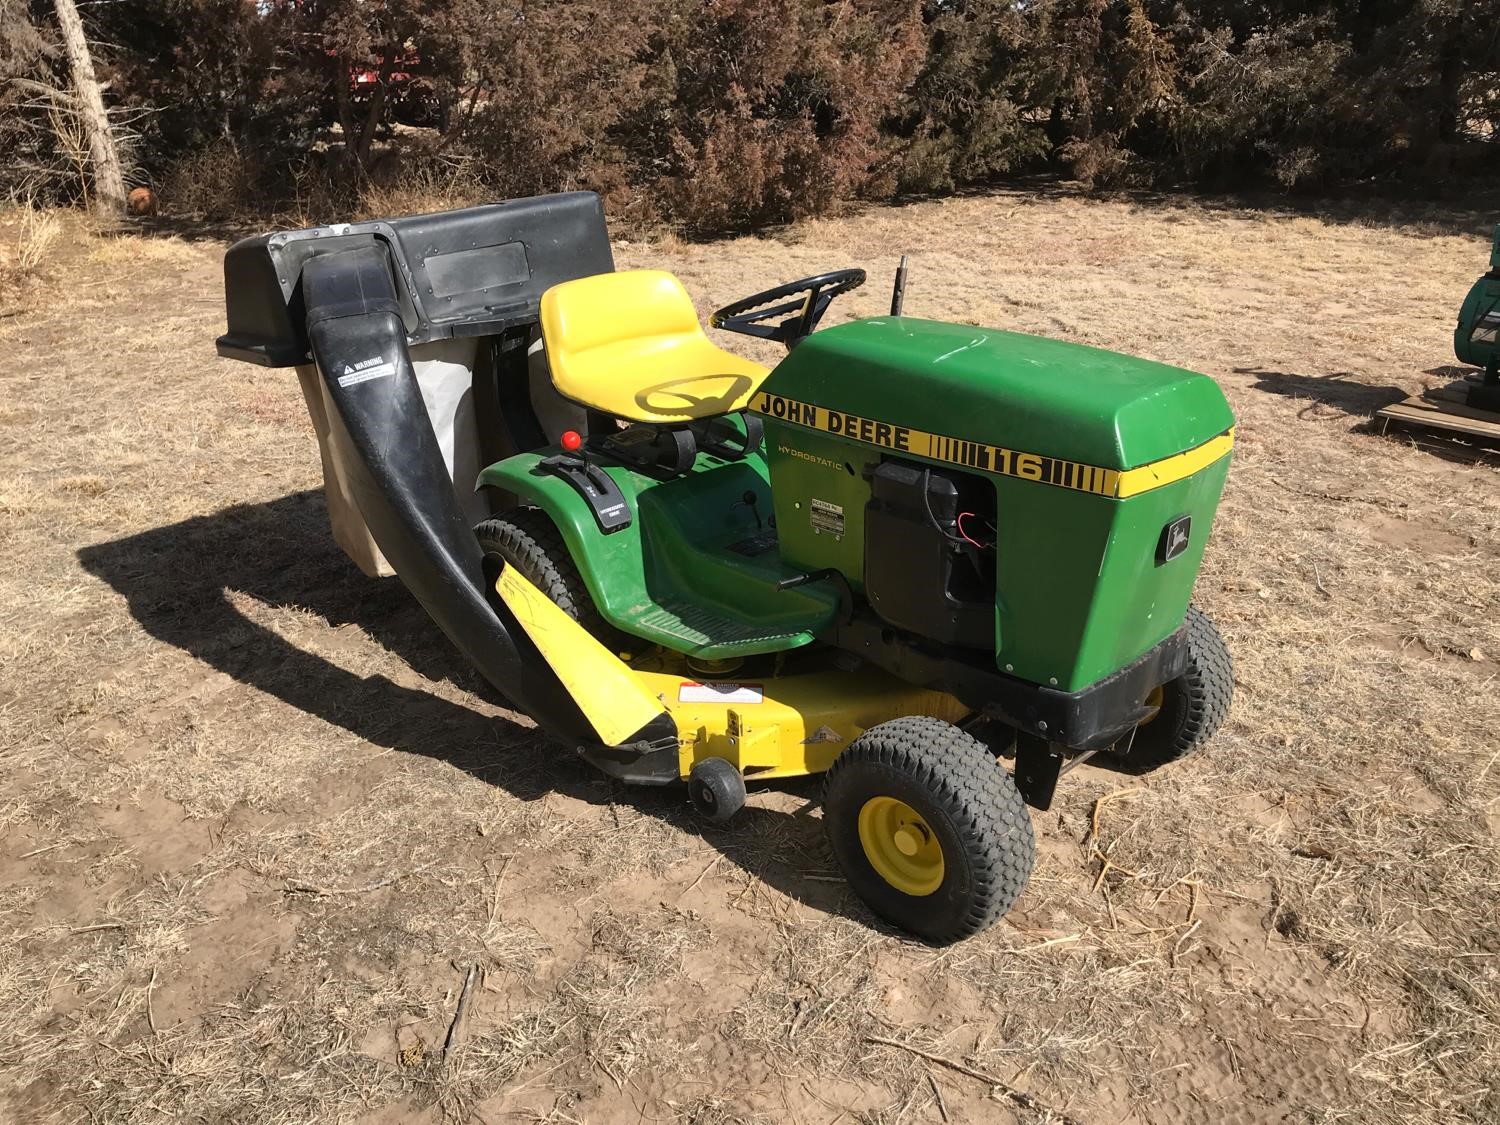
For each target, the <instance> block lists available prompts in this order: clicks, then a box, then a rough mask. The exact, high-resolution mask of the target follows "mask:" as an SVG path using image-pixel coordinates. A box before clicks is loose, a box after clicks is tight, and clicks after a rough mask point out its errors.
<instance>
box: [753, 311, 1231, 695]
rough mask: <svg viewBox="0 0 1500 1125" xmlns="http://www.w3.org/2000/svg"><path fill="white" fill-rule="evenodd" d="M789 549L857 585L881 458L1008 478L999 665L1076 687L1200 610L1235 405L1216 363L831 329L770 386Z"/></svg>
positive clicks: (1001, 519)
mask: <svg viewBox="0 0 1500 1125" xmlns="http://www.w3.org/2000/svg"><path fill="white" fill-rule="evenodd" d="M751 409H752V410H754V411H755V412H756V413H758V414H760V415H762V416H763V417H764V419H765V429H766V447H767V457H768V461H769V464H770V467H771V475H772V480H773V482H774V483H775V489H774V492H775V500H776V518H777V533H778V535H779V537H780V548H781V553H782V556H783V557H784V558H785V559H786V560H787V561H788V562H789V563H790V564H791V565H793V566H794V567H797V568H800V569H803V570H805V571H807V572H809V573H811V572H816V571H819V570H821V569H824V568H832V569H836V570H838V571H839V572H840V573H841V574H842V575H844V577H845V578H846V579H847V580H848V581H849V583H850V584H851V586H852V587H853V588H854V589H855V590H856V592H857V591H859V590H861V589H862V588H863V586H864V583H865V580H866V562H867V559H868V557H869V555H870V553H871V551H879V550H882V549H884V550H889V549H891V548H890V546H889V545H875V546H871V545H869V544H867V542H866V537H865V520H866V511H867V508H868V506H869V505H870V504H871V502H872V501H871V484H870V472H871V469H872V466H873V465H875V464H878V463H879V462H880V461H881V460H882V459H884V458H896V459H901V460H906V461H910V462H914V463H916V464H918V465H923V464H927V465H932V466H933V467H935V468H936V467H940V468H944V469H949V470H952V469H958V470H960V471H962V472H966V473H969V474H971V475H975V476H978V477H981V478H983V479H987V480H989V481H990V482H992V484H993V487H994V490H995V496H994V509H993V510H994V511H995V513H996V528H997V541H996V544H995V547H994V550H995V575H996V578H995V583H996V588H995V615H996V616H995V638H996V642H995V659H996V662H997V664H998V665H999V667H1000V669H1001V670H1002V671H1004V672H1007V673H1010V674H1013V675H1015V676H1018V677H1020V678H1022V679H1026V680H1029V681H1031V682H1033V683H1040V684H1047V685H1049V686H1052V687H1057V688H1060V689H1062V690H1064V691H1077V690H1080V689H1082V688H1083V687H1085V686H1086V685H1089V684H1093V683H1096V682H1098V681H1099V680H1100V679H1101V678H1103V677H1105V676H1108V675H1111V674H1113V673H1115V672H1117V671H1118V670H1120V669H1122V668H1124V667H1126V666H1127V665H1128V664H1130V663H1131V662H1132V661H1134V660H1136V659H1138V658H1140V657H1141V656H1142V655H1143V654H1145V653H1147V652H1148V651H1149V650H1150V649H1151V648H1152V647H1153V646H1154V645H1156V644H1158V643H1160V642H1161V641H1162V640H1163V639H1164V638H1165V637H1167V636H1168V635H1169V634H1171V633H1172V632H1173V631H1174V630H1176V629H1177V628H1178V627H1179V626H1180V625H1181V624H1182V621H1183V616H1184V614H1185V613H1186V612H1187V607H1188V600H1189V598H1190V597H1191V596H1192V591H1193V583H1194V579H1195V578H1196V577H1197V572H1198V566H1199V563H1200V562H1201V560H1202V557H1203V549H1204V545H1205V543H1206V541H1207V538H1208V531H1209V527H1210V526H1211V524H1212V523H1213V518H1214V512H1215V509H1216V507H1217V505H1218V501H1219V495H1220V492H1221V491H1222V489H1223V487H1224V480H1225V476H1226V474H1227V473H1228V467H1229V452H1230V447H1231V445H1232V443H1233V439H1232V436H1231V434H1232V428H1233V426H1234V417H1233V415H1232V414H1231V413H1230V411H1229V404H1228V403H1227V402H1225V400H1224V394H1223V392H1222V391H1220V389H1219V387H1218V384H1216V383H1215V382H1214V381H1213V380H1212V379H1210V378H1208V377H1207V376H1206V375H1199V374H1196V373H1194V372H1191V371H1184V370H1182V369H1181V368H1177V367H1169V366H1167V365H1165V364H1161V363H1153V362H1151V361H1149V360H1143V359H1135V358H1132V357H1130V356H1125V355H1118V354H1116V353H1114V352H1107V351H1103V350H1100V349H1098V348H1090V347H1084V346H1083V345H1080V344H1073V343H1066V342H1064V341H1059V340H1048V339H1043V338H1041V337H1036V336H1024V335H1020V334H1018V333H1015V332H1002V331H1000V330H998V329H991V328H974V327H969V326H967V325H959V324H941V323H937V322H934V321H930V320H915V319H910V318H906V317H876V318H873V319H870V320H862V321H855V322H853V323H850V324H844V325H841V326H839V327H837V328H830V329H826V330H824V331H821V332H816V333H814V334H812V335H811V336H809V337H807V338H806V339H805V340H803V341H802V342H801V343H799V344H798V345H797V346H796V347H795V348H794V349H793V350H792V352H791V353H790V354H789V355H788V356H787V357H786V359H784V360H783V361H782V362H781V363H780V364H779V365H778V366H777V367H776V369H775V370H774V371H773V372H772V373H771V374H770V375H769V376H768V377H767V378H766V380H765V382H764V383H762V384H761V387H760V390H759V392H758V393H757V394H756V396H755V397H754V399H753V401H752V402H751Z"/></svg>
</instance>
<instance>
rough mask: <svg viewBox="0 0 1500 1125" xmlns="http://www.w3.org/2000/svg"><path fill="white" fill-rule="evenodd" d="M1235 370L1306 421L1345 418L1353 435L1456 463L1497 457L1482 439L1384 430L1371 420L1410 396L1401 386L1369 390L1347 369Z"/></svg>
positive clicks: (1445, 376) (1455, 374) (1459, 370)
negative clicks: (1287, 402) (1294, 404)
mask: <svg viewBox="0 0 1500 1125" xmlns="http://www.w3.org/2000/svg"><path fill="white" fill-rule="evenodd" d="M1474 370H1475V369H1474V368H1472V367H1455V366H1453V365H1451V364H1450V365H1446V366H1440V367H1433V368H1429V369H1428V370H1426V371H1424V372H1422V374H1424V375H1430V376H1433V377H1434V378H1436V379H1439V380H1441V381H1442V382H1444V383H1449V382H1452V381H1453V380H1455V379H1459V378H1462V377H1463V376H1465V375H1467V374H1469V373H1471V372H1473V371H1474ZM1234 372H1235V374H1237V375H1249V376H1251V377H1252V378H1254V380H1255V382H1254V384H1252V385H1253V386H1254V387H1255V389H1256V390H1258V391H1266V392H1267V393H1269V394H1273V395H1282V396H1284V397H1286V398H1290V399H1295V400H1299V401H1301V402H1303V403H1304V405H1303V406H1301V407H1300V408H1299V409H1298V410H1297V417H1298V418H1301V419H1304V420H1306V419H1308V418H1319V417H1321V418H1328V417H1331V416H1337V415H1338V414H1345V415H1348V416H1349V417H1350V418H1352V419H1354V424H1353V425H1352V426H1350V427H1349V429H1350V432H1352V433H1361V434H1374V435H1377V436H1384V437H1387V438H1391V439H1392V440H1401V441H1405V442H1407V443H1408V444H1410V445H1412V446H1415V447H1416V448H1418V449H1420V450H1422V451H1423V452H1424V453H1427V454H1430V455H1431V456H1433V457H1437V458H1439V459H1441V460H1444V461H1451V462H1453V463H1454V464H1460V465H1472V464H1486V465H1487V464H1492V463H1494V461H1495V458H1496V456H1497V455H1500V448H1497V447H1496V445H1495V444H1494V443H1493V442H1492V441H1491V440H1490V439H1486V438H1483V437H1474V436H1471V435H1460V434H1444V433H1442V432H1440V431H1435V430H1434V431H1423V430H1421V429H1392V430H1390V431H1389V432H1388V433H1387V432H1385V431H1384V430H1383V429H1382V427H1381V425H1380V423H1379V421H1378V420H1377V419H1376V418H1375V412H1376V411H1377V410H1379V409H1380V408H1381V407H1383V406H1390V405H1391V404H1392V403H1395V402H1401V401H1402V400H1403V399H1405V398H1407V397H1408V396H1409V395H1410V394H1411V392H1410V391H1407V390H1405V389H1403V388H1401V387H1396V386H1384V387H1378V386H1371V385H1370V384H1369V383H1361V382H1359V381H1358V380H1357V379H1355V378H1354V377H1353V376H1352V375H1351V374H1350V373H1349V372H1347V371H1335V372H1332V373H1330V374H1328V375H1296V374H1293V373H1291V372H1287V371H1268V370H1263V369H1261V368H1258V367H1236V368H1234Z"/></svg>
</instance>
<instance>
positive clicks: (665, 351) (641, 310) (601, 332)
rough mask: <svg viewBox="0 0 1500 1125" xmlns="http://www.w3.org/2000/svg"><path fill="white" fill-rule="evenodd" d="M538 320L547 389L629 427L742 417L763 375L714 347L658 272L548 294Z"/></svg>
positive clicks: (672, 281) (676, 289)
mask: <svg viewBox="0 0 1500 1125" xmlns="http://www.w3.org/2000/svg"><path fill="white" fill-rule="evenodd" d="M541 319H542V341H543V344H544V346H545V347H546V349H547V362H548V364H549V365H550V366H551V368H552V383H553V386H555V387H556V388H557V390H558V391H559V392H560V393H561V394H563V395H564V396H566V397H567V398H570V399H572V400H573V401H574V402H576V403H579V404H581V405H583V406H586V407H589V408H590V409H592V410H597V411H600V412H601V413H604V414H609V415H611V416H613V417H616V418H623V419H625V420H626V421H629V422H649V423H654V424H656V425H681V424H682V423H684V422H690V421H693V420H694V419H697V418H712V417H715V416H716V415H720V414H729V413H732V412H733V411H736V410H743V409H744V408H745V406H746V404H747V403H748V402H749V401H750V396H751V395H753V394H754V393H755V391H756V388H758V387H759V386H760V384H761V380H763V379H764V378H765V377H766V375H767V374H768V369H767V368H765V367H762V366H761V365H760V364H758V363H752V362H751V361H750V360H748V359H742V358H741V357H739V356H737V355H734V354H733V353H732V352H726V351H725V350H724V349H723V348H720V347H717V346H716V345H714V344H713V343H712V342H711V341H710V340H709V338H708V336H707V335H705V334H704V331H703V328H702V326H701V325H700V324H699V323H698V314H697V312H696V311H695V310H694V308H693V301H692V298H691V297H689V296H688V294H687V290H686V289H684V288H683V287H682V282H680V281H678V280H677V279H676V278H675V277H673V276H672V275H671V274H669V273H666V272H665V271H663V270H626V271H621V272H619V273H601V274H596V275H594V276H593V277H581V278H578V279H577V280H576V281H565V282H563V283H562V284H561V285H554V286H552V288H550V289H548V290H547V291H546V292H545V293H543V294H542V317H541Z"/></svg>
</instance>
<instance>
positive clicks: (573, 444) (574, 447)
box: [562, 430, 583, 453]
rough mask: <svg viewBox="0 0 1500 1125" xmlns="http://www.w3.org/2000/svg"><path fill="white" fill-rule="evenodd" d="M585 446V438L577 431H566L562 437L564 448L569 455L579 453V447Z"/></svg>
mask: <svg viewBox="0 0 1500 1125" xmlns="http://www.w3.org/2000/svg"><path fill="white" fill-rule="evenodd" d="M582 444H583V438H581V437H579V436H578V431H577V430H565V431H564V432H563V436H562V447H563V448H564V449H566V450H567V451H568V452H569V453H577V452H578V448H579V446H581V445H582Z"/></svg>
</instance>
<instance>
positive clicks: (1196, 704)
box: [1096, 606, 1234, 774]
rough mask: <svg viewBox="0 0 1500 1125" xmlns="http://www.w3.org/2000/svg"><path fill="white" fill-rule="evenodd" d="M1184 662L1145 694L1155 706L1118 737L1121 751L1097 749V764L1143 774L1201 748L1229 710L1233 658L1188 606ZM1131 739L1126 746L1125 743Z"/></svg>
mask: <svg viewBox="0 0 1500 1125" xmlns="http://www.w3.org/2000/svg"><path fill="white" fill-rule="evenodd" d="M1187 640H1188V666H1187V671H1185V672H1183V674H1182V675H1180V676H1178V677H1177V678H1176V679H1175V680H1169V681H1168V682H1167V683H1164V684H1162V685H1161V687H1159V688H1157V689H1156V691H1155V692H1153V693H1152V694H1151V696H1150V698H1148V699H1147V701H1146V702H1147V703H1148V704H1149V705H1153V706H1155V707H1156V712H1155V714H1153V715H1152V716H1151V717H1150V718H1148V719H1146V720H1145V721H1144V722H1142V723H1141V724H1140V725H1139V726H1137V727H1136V728H1135V737H1134V738H1131V737H1130V736H1129V735H1127V736H1126V737H1125V738H1124V739H1121V740H1120V742H1119V743H1117V745H1118V746H1120V747H1121V750H1119V751H1111V752H1109V753H1105V754H1100V755H1099V756H1098V758H1097V759H1096V761H1097V762H1098V764H1099V765H1102V766H1107V767H1109V768H1110V769H1113V770H1118V771H1119V772H1121V773H1129V774H1143V773H1150V772H1151V771H1152V770H1154V769H1158V768H1160V767H1161V766H1165V765H1168V764H1169V763H1171V762H1176V761H1180V760H1181V759H1183V758H1186V757H1188V756H1189V755H1191V754H1195V753H1197V752H1198V751H1199V750H1201V749H1202V748H1203V745H1204V743H1206V742H1207V741H1208V740H1209V739H1210V738H1212V737H1213V736H1214V733H1215V732H1216V731H1217V730H1218V729H1219V727H1220V726H1221V725H1222V724H1223V722H1224V719H1225V716H1227V715H1228V714H1229V701H1230V698H1231V697H1232V696H1233V694H1234V663H1233V661H1232V660H1231V659H1230V656H1229V649H1228V648H1227V647H1225V645H1224V638H1222V637H1221V636H1219V630H1218V629H1216V628H1215V627H1214V623H1213V622H1212V621H1210V620H1209V618H1208V615H1207V614H1204V613H1202V612H1200V611H1199V610H1197V609H1195V608H1193V607H1192V606H1189V607H1188V611H1187ZM1127 740H1128V741H1129V749H1128V750H1125V749H1123V747H1124V745H1125V743H1126V742H1127Z"/></svg>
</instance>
